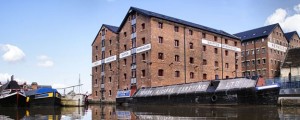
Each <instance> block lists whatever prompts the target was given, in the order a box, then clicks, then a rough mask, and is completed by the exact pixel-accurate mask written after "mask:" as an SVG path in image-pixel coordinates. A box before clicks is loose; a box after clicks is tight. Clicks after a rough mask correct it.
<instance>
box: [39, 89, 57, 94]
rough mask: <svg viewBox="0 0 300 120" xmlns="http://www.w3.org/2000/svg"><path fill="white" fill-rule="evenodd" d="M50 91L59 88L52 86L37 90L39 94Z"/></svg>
mask: <svg viewBox="0 0 300 120" xmlns="http://www.w3.org/2000/svg"><path fill="white" fill-rule="evenodd" d="M48 92H57V90H56V89H52V88H39V89H37V91H36V93H37V94H42V93H48Z"/></svg>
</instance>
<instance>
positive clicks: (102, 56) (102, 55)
mask: <svg viewBox="0 0 300 120" xmlns="http://www.w3.org/2000/svg"><path fill="white" fill-rule="evenodd" d="M101 58H102V59H104V58H105V51H102V54H101Z"/></svg>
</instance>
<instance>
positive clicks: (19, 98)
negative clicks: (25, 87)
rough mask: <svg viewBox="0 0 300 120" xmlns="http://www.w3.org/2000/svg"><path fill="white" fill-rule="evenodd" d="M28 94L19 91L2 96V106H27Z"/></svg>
mask: <svg viewBox="0 0 300 120" xmlns="http://www.w3.org/2000/svg"><path fill="white" fill-rule="evenodd" d="M25 106H26V96H25V95H24V94H21V93H19V92H15V93H10V94H8V95H5V96H1V97H0V107H25Z"/></svg>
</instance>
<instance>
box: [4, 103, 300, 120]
mask: <svg viewBox="0 0 300 120" xmlns="http://www.w3.org/2000/svg"><path fill="white" fill-rule="evenodd" d="M10 119H11V120H36V119H38V120H40V119H42V120H74V119H77V120H78V119H82V120H91V119H93V120H101V119H103V120H117V119H123V120H178V119H188V120H199V119H200V120H201V119H214V120H225V119H226V120H227V119H228V120H285V119H300V107H277V106H162V105H160V106H155V105H154V106H153V105H152V106H147V105H143V106H141V105H139V106H129V107H124V106H115V105H92V106H89V107H61V108H57V107H56V108H54V107H37V108H23V109H20V108H19V109H17V108H0V120H10Z"/></svg>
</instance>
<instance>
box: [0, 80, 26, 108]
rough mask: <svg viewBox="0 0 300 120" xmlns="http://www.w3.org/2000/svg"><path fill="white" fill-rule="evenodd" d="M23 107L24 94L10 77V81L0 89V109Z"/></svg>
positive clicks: (24, 103)
mask: <svg viewBox="0 0 300 120" xmlns="http://www.w3.org/2000/svg"><path fill="white" fill-rule="evenodd" d="M25 105H26V96H25V93H24V91H23V89H21V87H20V86H19V85H18V83H17V82H16V81H15V80H14V79H13V76H12V77H11V80H10V81H8V82H7V83H6V84H3V85H2V86H1V87H0V107H25Z"/></svg>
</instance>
